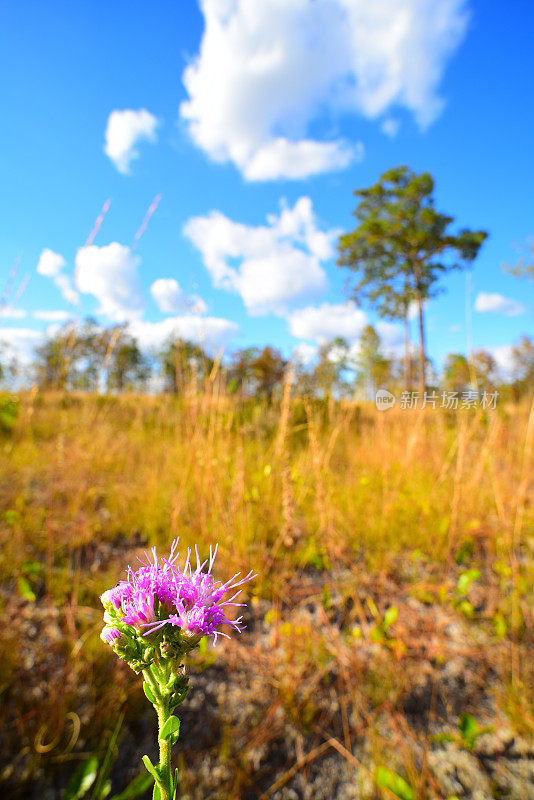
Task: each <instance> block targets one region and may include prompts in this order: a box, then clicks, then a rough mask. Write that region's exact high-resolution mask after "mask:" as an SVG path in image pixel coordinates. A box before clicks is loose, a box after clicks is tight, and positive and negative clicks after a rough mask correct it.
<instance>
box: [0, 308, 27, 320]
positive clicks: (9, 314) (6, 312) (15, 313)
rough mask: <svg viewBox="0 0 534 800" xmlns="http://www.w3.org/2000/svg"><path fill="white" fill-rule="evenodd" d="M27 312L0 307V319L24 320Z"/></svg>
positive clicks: (20, 309)
mask: <svg viewBox="0 0 534 800" xmlns="http://www.w3.org/2000/svg"><path fill="white" fill-rule="evenodd" d="M26 315H27V312H26V311H24V309H23V308H16V307H15V306H0V317H3V318H4V319H24V317H25V316H26Z"/></svg>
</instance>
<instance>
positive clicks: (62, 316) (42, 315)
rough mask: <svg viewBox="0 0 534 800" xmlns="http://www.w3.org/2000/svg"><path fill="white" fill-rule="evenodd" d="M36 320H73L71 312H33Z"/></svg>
mask: <svg viewBox="0 0 534 800" xmlns="http://www.w3.org/2000/svg"><path fill="white" fill-rule="evenodd" d="M33 317H34V319H42V320H44V321H45V322H66V321H67V320H68V319H72V314H71V312H70V311H61V310H58V311H52V310H51V311H46V310H45V311H34V312H33Z"/></svg>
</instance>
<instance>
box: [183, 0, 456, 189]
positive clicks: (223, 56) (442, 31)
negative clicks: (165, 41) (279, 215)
mask: <svg viewBox="0 0 534 800" xmlns="http://www.w3.org/2000/svg"><path fill="white" fill-rule="evenodd" d="M465 7H466V0H433V2H432V3H429V2H428V0H374V2H372V3H369V2H368V0H314V2H311V1H310V0H285V1H284V2H280V0H263V1H262V2H261V3H260V2H255V3H253V2H249V0H202V2H201V10H202V13H203V15H204V21H205V28H204V33H203V37H202V41H201V44H200V51H199V53H198V55H197V56H196V57H195V58H194V59H193V60H192V62H191V63H190V64H189V65H188V67H187V68H186V70H185V71H184V74H183V82H184V85H185V88H186V90H187V93H188V95H189V98H188V100H186V101H185V102H184V103H182V105H181V107H180V113H181V116H182V119H183V120H184V121H185V122H186V124H187V126H188V128H189V131H190V134H191V136H192V138H193V141H194V142H195V144H196V145H197V146H198V147H200V148H202V149H203V150H204V151H205V152H206V153H208V155H209V156H210V157H211V158H212V159H214V160H215V161H219V162H225V161H232V162H233V163H234V164H235V165H236V166H237V167H238V168H239V169H240V170H241V172H242V173H243V175H244V176H245V177H246V178H248V179H249V180H267V179H274V178H281V177H286V178H302V177H305V176H307V175H313V174H317V173H320V172H325V171H329V170H332V169H341V168H343V167H345V166H347V164H348V163H349V162H350V161H351V160H353V159H354V158H355V157H358V155H361V145H356V146H354V144H352V143H348V142H346V141H345V140H343V139H342V138H336V139H333V140H331V141H328V140H326V139H325V137H324V136H323V137H321V136H319V137H318V138H314V139H312V138H310V137H309V135H308V134H309V130H310V127H311V125H312V124H314V126H315V128H316V127H317V123H318V122H319V123H320V122H321V121H322V119H324V117H325V116H326V117H327V119H328V124H331V121H332V120H331V117H332V115H334V114H337V115H341V114H347V113H348V114H356V115H361V116H364V117H367V118H376V117H380V116H382V115H386V114H387V115H388V116H389V112H390V110H391V109H392V108H394V107H399V106H402V107H404V108H406V109H407V110H409V111H410V112H412V113H413V114H414V115H415V118H416V120H417V122H418V123H419V124H420V125H421V126H425V125H428V124H429V123H430V122H432V121H433V120H434V119H435V117H436V116H437V115H438V114H439V113H440V111H441V108H442V104H443V103H442V100H441V98H440V96H439V94H438V87H439V84H440V81H441V76H442V74H443V71H444V68H445V65H446V63H447V61H448V59H449V58H450V56H451V55H452V53H453V52H454V50H455V49H456V48H457V46H458V44H459V43H460V42H461V40H462V38H463V36H464V34H465V30H466V26H467V13H466V11H465ZM329 117H330V118H329ZM385 127H386V132H387V129H388V128H389V129H390V130H392V125H391V123H388V121H387V120H386V122H385Z"/></svg>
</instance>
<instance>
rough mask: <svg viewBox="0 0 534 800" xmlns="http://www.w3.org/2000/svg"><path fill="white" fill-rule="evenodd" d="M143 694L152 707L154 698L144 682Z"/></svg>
mask: <svg viewBox="0 0 534 800" xmlns="http://www.w3.org/2000/svg"><path fill="white" fill-rule="evenodd" d="M143 692H144V693H145V695H146V698H147V700H148V701H149V702H150V703H152V705H154V704H155V702H156V698H155V697H154V693H153V691H152V689H151V688H150V685H149V684H148V683H147V682H146V681H145V682H144V683H143Z"/></svg>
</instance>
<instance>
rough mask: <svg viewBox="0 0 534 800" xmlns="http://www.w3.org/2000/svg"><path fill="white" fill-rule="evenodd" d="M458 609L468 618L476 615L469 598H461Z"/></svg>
mask: <svg viewBox="0 0 534 800" xmlns="http://www.w3.org/2000/svg"><path fill="white" fill-rule="evenodd" d="M458 611H461V612H462V614H463V615H464V616H465V617H467V619H473V618H474V616H475V609H474V608H473V606H472V604H471V603H470V602H469V600H461V601H460V602H459V603H458Z"/></svg>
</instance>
